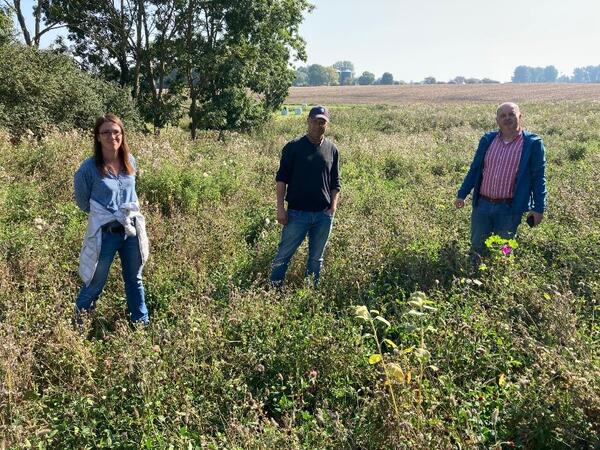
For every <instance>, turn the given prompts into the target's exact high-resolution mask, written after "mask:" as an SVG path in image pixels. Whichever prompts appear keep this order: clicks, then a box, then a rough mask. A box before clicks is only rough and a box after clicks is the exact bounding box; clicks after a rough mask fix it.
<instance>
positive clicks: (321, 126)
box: [308, 117, 327, 137]
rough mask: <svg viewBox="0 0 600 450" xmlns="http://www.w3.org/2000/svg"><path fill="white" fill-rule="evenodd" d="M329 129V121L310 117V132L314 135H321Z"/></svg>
mask: <svg viewBox="0 0 600 450" xmlns="http://www.w3.org/2000/svg"><path fill="white" fill-rule="evenodd" d="M325 130H327V121H326V120H325V119H323V118H320V117H319V118H317V119H311V118H309V119H308V134H310V135H311V136H312V137H321V136H323V135H324V134H325Z"/></svg>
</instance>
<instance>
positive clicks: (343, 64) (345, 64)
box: [333, 61, 354, 76]
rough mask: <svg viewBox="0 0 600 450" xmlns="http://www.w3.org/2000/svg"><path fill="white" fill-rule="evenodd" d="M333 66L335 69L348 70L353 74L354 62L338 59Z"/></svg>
mask: <svg viewBox="0 0 600 450" xmlns="http://www.w3.org/2000/svg"><path fill="white" fill-rule="evenodd" d="M333 68H334V69H337V70H349V71H350V72H352V76H354V64H353V63H352V62H351V61H338V62H336V63H334V64H333Z"/></svg>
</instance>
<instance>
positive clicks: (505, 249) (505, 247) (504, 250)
mask: <svg viewBox="0 0 600 450" xmlns="http://www.w3.org/2000/svg"><path fill="white" fill-rule="evenodd" d="M501 250H502V253H504V256H508V255H510V253H511V252H512V247H511V246H510V245H508V244H504V245H503V246H502V249H501Z"/></svg>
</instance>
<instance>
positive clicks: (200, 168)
mask: <svg viewBox="0 0 600 450" xmlns="http://www.w3.org/2000/svg"><path fill="white" fill-rule="evenodd" d="M546 87H547V88H548V89H550V88H554V86H552V87H551V86H544V87H543V88H544V89H545V88H546ZM470 88H471V86H433V87H429V86H398V87H391V88H385V87H372V88H368V89H350V90H346V89H345V88H333V89H331V90H329V89H320V90H311V89H306V90H305V89H293V90H292V91H291V93H290V98H289V102H290V103H304V102H313V101H314V102H322V103H326V104H327V105H328V106H331V114H332V126H331V128H330V132H329V136H330V137H331V138H332V139H333V140H334V141H335V142H336V143H337V145H338V147H339V149H340V154H341V174H342V191H341V200H340V205H339V210H338V213H337V214H336V218H335V221H334V228H333V232H332V236H331V240H330V245H329V246H328V248H327V252H326V256H325V266H324V269H323V272H322V279H321V285H320V287H319V289H318V290H315V289H312V288H311V287H310V286H309V284H307V283H305V281H304V280H303V279H302V273H303V270H304V260H305V258H306V246H303V247H302V249H301V251H300V252H299V254H298V255H296V258H295V259H294V260H293V263H292V265H291V266H290V270H289V272H288V278H287V281H288V283H287V287H286V288H285V289H284V290H283V291H281V292H280V291H277V290H269V289H267V288H266V283H265V279H266V277H267V276H268V273H269V270H270V262H271V259H272V257H273V255H274V253H275V250H276V246H277V243H278V239H279V234H280V227H279V226H278V225H277V224H276V223H275V186H274V184H275V183H274V174H275V171H276V168H277V165H278V161H279V156H280V152H281V149H282V147H283V145H284V144H285V142H287V141H288V140H289V139H291V138H293V137H294V136H297V135H301V134H302V133H303V132H304V131H305V119H304V118H303V117H291V116H290V117H285V118H284V117H281V116H278V117H277V118H276V119H274V120H272V122H270V123H269V124H268V125H267V126H265V127H263V128H262V129H260V130H258V131H256V132H254V133H252V134H249V135H241V134H227V135H226V139H225V141H223V142H220V141H216V140H215V138H214V137H215V136H214V134H212V133H206V134H205V135H203V136H201V138H200V139H199V140H197V141H194V142H192V141H190V140H189V139H188V132H186V131H184V130H181V129H177V128H171V129H167V130H165V131H164V132H163V133H162V134H161V136H159V137H157V136H152V135H142V134H130V135H128V140H129V144H130V147H131V149H132V152H133V154H134V155H135V156H136V158H137V162H138V167H139V172H138V180H137V192H138V194H139V196H140V200H141V203H142V209H143V212H144V214H145V217H146V222H147V226H148V235H149V238H150V243H151V255H150V259H149V261H148V263H147V265H146V267H145V271H144V280H145V288H146V295H147V303H148V307H149V309H150V315H151V321H152V322H151V325H150V326H149V327H148V328H147V329H142V328H134V327H132V326H131V325H130V324H129V323H128V321H127V313H126V310H125V299H124V293H123V287H122V281H121V279H120V270H119V263H118V260H116V261H115V264H114V266H113V268H112V270H111V275H110V277H109V281H108V283H107V286H106V289H105V292H104V294H103V296H102V297H101V299H100V301H99V303H98V308H97V310H96V312H95V313H94V314H93V315H92V316H91V317H89V318H87V319H86V322H85V325H84V332H83V333H80V332H79V331H78V330H76V329H74V328H73V326H72V325H71V314H72V311H73V304H74V299H75V297H76V295H77V292H78V287H79V278H78V274H77V265H78V253H79V249H80V245H81V239H82V237H83V235H84V232H85V228H86V216H85V214H83V213H82V212H80V211H79V210H78V209H77V207H76V206H75V204H74V202H73V188H72V181H73V173H74V171H75V170H76V168H77V167H78V166H79V164H80V163H81V161H82V160H83V159H85V158H86V157H87V156H89V154H90V152H91V136H90V135H89V134H88V133H86V132H80V131H72V132H68V133H58V132H57V133H54V134H50V135H48V136H47V137H45V138H44V139H42V140H41V141H39V142H38V141H36V140H34V139H32V138H28V137H27V136H24V137H23V138H22V139H21V141H20V142H19V143H11V140H10V138H9V135H8V133H7V132H5V131H0V449H4V448H7V449H8V448H11V449H13V448H14V449H20V448H41V449H44V448H58V449H71V448H119V449H138V448H157V449H169V448H175V449H179V448H185V449H188V448H190V449H494V450H500V449H508V448H518V449H580V450H584V449H587V450H594V449H598V448H600V438H599V436H600V345H599V344H600V319H599V315H600V308H599V301H600V265H599V261H600V104H599V103H596V102H586V101H582V100H583V99H587V98H590V97H592V96H596V94H597V93H600V92H599V88H600V86H592V85H590V86H586V87H581V86H572V85H564V86H562V85H561V86H558V87H556V89H557V90H558V91H560V92H558V91H557V92H555V93H554V94H552V92H553V91H551V90H547V91H544V92H543V93H542V92H541V91H536V89H538V88H539V89H541V90H544V89H542V87H538V86H527V87H522V86H511V85H501V86H497V87H496V86H485V88H486V90H487V92H484V91H481V90H480V91H479V93H478V94H476V90H475V89H474V90H472V91H469V89H470ZM475 88H478V87H475ZM509 88H512V89H515V88H516V89H518V92H519V94H518V95H517V94H514V95H508V93H507V92H502V91H500V89H509ZM438 89H439V90H438ZM452 89H457V90H456V91H452ZM496 89H498V90H496ZM571 89H572V91H569V90H571ZM528 90H529V91H530V92H529V95H530V97H526V96H527V95H528V92H527V91H528ZM451 91H452V92H454V93H455V94H456V98H455V99H454V100H453V99H451V98H449V97H448V96H450V95H451ZM567 91H569V92H567ZM326 92H328V94H325V93H326ZM335 92H338V93H343V95H342V94H339V95H342V97H336V95H338V94H334V93H335ZM349 92H352V94H349ZM366 92H378V93H379V94H380V96H378V97H377V98H378V100H377V101H376V103H378V104H379V103H386V102H388V103H414V104H410V105H408V104H406V105H402V106H398V105H391V104H390V105H357V104H359V103H363V101H364V102H369V103H370V102H372V100H371V97H368V96H363V97H361V96H360V95H359V93H366ZM386 92H387V93H386ZM408 92H412V94H411V95H412V97H411V98H412V100H410V101H405V100H397V101H395V100H389V99H395V98H399V97H402V96H403V95H404V94H405V93H408ZM419 92H420V93H424V92H427V96H429V99H430V100H429V101H426V96H425V95H421V94H418V93H419ZM435 92H440V93H443V92H445V94H443V95H445V97H443V96H442V94H436V93H435ZM534 92H537V94H533V93H534ZM397 93H402V95H397ZM467 93H468V94H469V96H468V95H467ZM576 93H577V94H576ZM519 95H522V96H523V97H519ZM536 96H539V97H536ZM561 96H562V97H561ZM441 97H443V98H445V100H444V103H442V100H440V98H441ZM565 97H569V98H568V100H571V101H563V100H567V98H565ZM386 98H387V99H388V100H385V101H384V99H386ZM402 98H404V97H402ZM421 98H422V99H421ZM506 98H511V99H515V100H517V101H521V99H523V100H524V101H525V103H526V104H525V106H524V107H523V112H524V114H525V124H526V127H527V128H528V129H530V130H531V131H534V132H537V133H538V134H540V135H541V136H542V137H543V138H544V142H545V145H546V149H547V179H548V189H549V204H548V211H547V213H546V214H545V217H544V222H543V223H542V225H541V226H540V227H538V228H534V229H529V228H527V227H526V226H525V227H522V228H521V229H520V231H521V233H520V235H519V237H518V244H519V246H518V248H516V249H515V250H514V252H513V253H512V255H511V256H509V257H505V256H504V255H502V254H501V253H500V252H496V253H494V254H493V255H492V256H491V257H490V258H489V259H488V260H486V264H485V267H483V268H482V269H481V270H480V271H479V272H476V273H472V272H471V270H470V266H469V258H468V236H469V213H470V203H469V202H468V203H467V206H466V207H465V208H464V209H463V210H455V209H454V207H453V206H452V201H453V200H454V197H455V194H456V190H457V189H458V186H459V184H460V182H461V181H462V178H463V176H464V174H465V173H466V170H467V168H468V166H469V164H470V162H471V158H472V155H473V152H474V150H475V147H476V144H477V142H478V139H479V137H480V136H481V134H482V133H483V132H484V131H486V130H489V129H492V128H494V111H495V106H496V104H497V103H498V102H499V101H500V100H505V99H506ZM419 99H421V100H419ZM347 102H349V103H352V104H354V105H355V107H353V108H348V107H346V106H345V105H343V104H344V103H347ZM419 292H421V293H422V294H420V293H419ZM360 306H365V307H366V310H365V309H364V308H359V309H358V310H357V307H360ZM368 310H371V313H368V312H367V311H368ZM357 312H358V313H359V314H358V315H359V316H360V317H357ZM377 316H379V317H381V318H382V319H375V317H377ZM370 319H372V320H370ZM374 354H381V355H383V359H384V362H385V363H386V364H387V366H386V367H388V368H389V370H387V371H386V370H385V369H384V365H383V363H382V362H377V359H378V358H377V357H373V355H374ZM371 363H372V364H371ZM392 369H393V370H392Z"/></svg>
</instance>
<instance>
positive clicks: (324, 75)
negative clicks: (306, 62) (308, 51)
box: [308, 64, 330, 86]
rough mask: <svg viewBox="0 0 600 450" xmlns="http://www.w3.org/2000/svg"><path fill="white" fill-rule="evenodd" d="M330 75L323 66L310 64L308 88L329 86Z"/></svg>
mask: <svg viewBox="0 0 600 450" xmlns="http://www.w3.org/2000/svg"><path fill="white" fill-rule="evenodd" d="M329 76H330V73H329V71H328V70H327V68H326V67H325V66H322V65H320V64H311V65H310V66H308V84H309V85H310V86H325V85H327V84H329Z"/></svg>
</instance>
